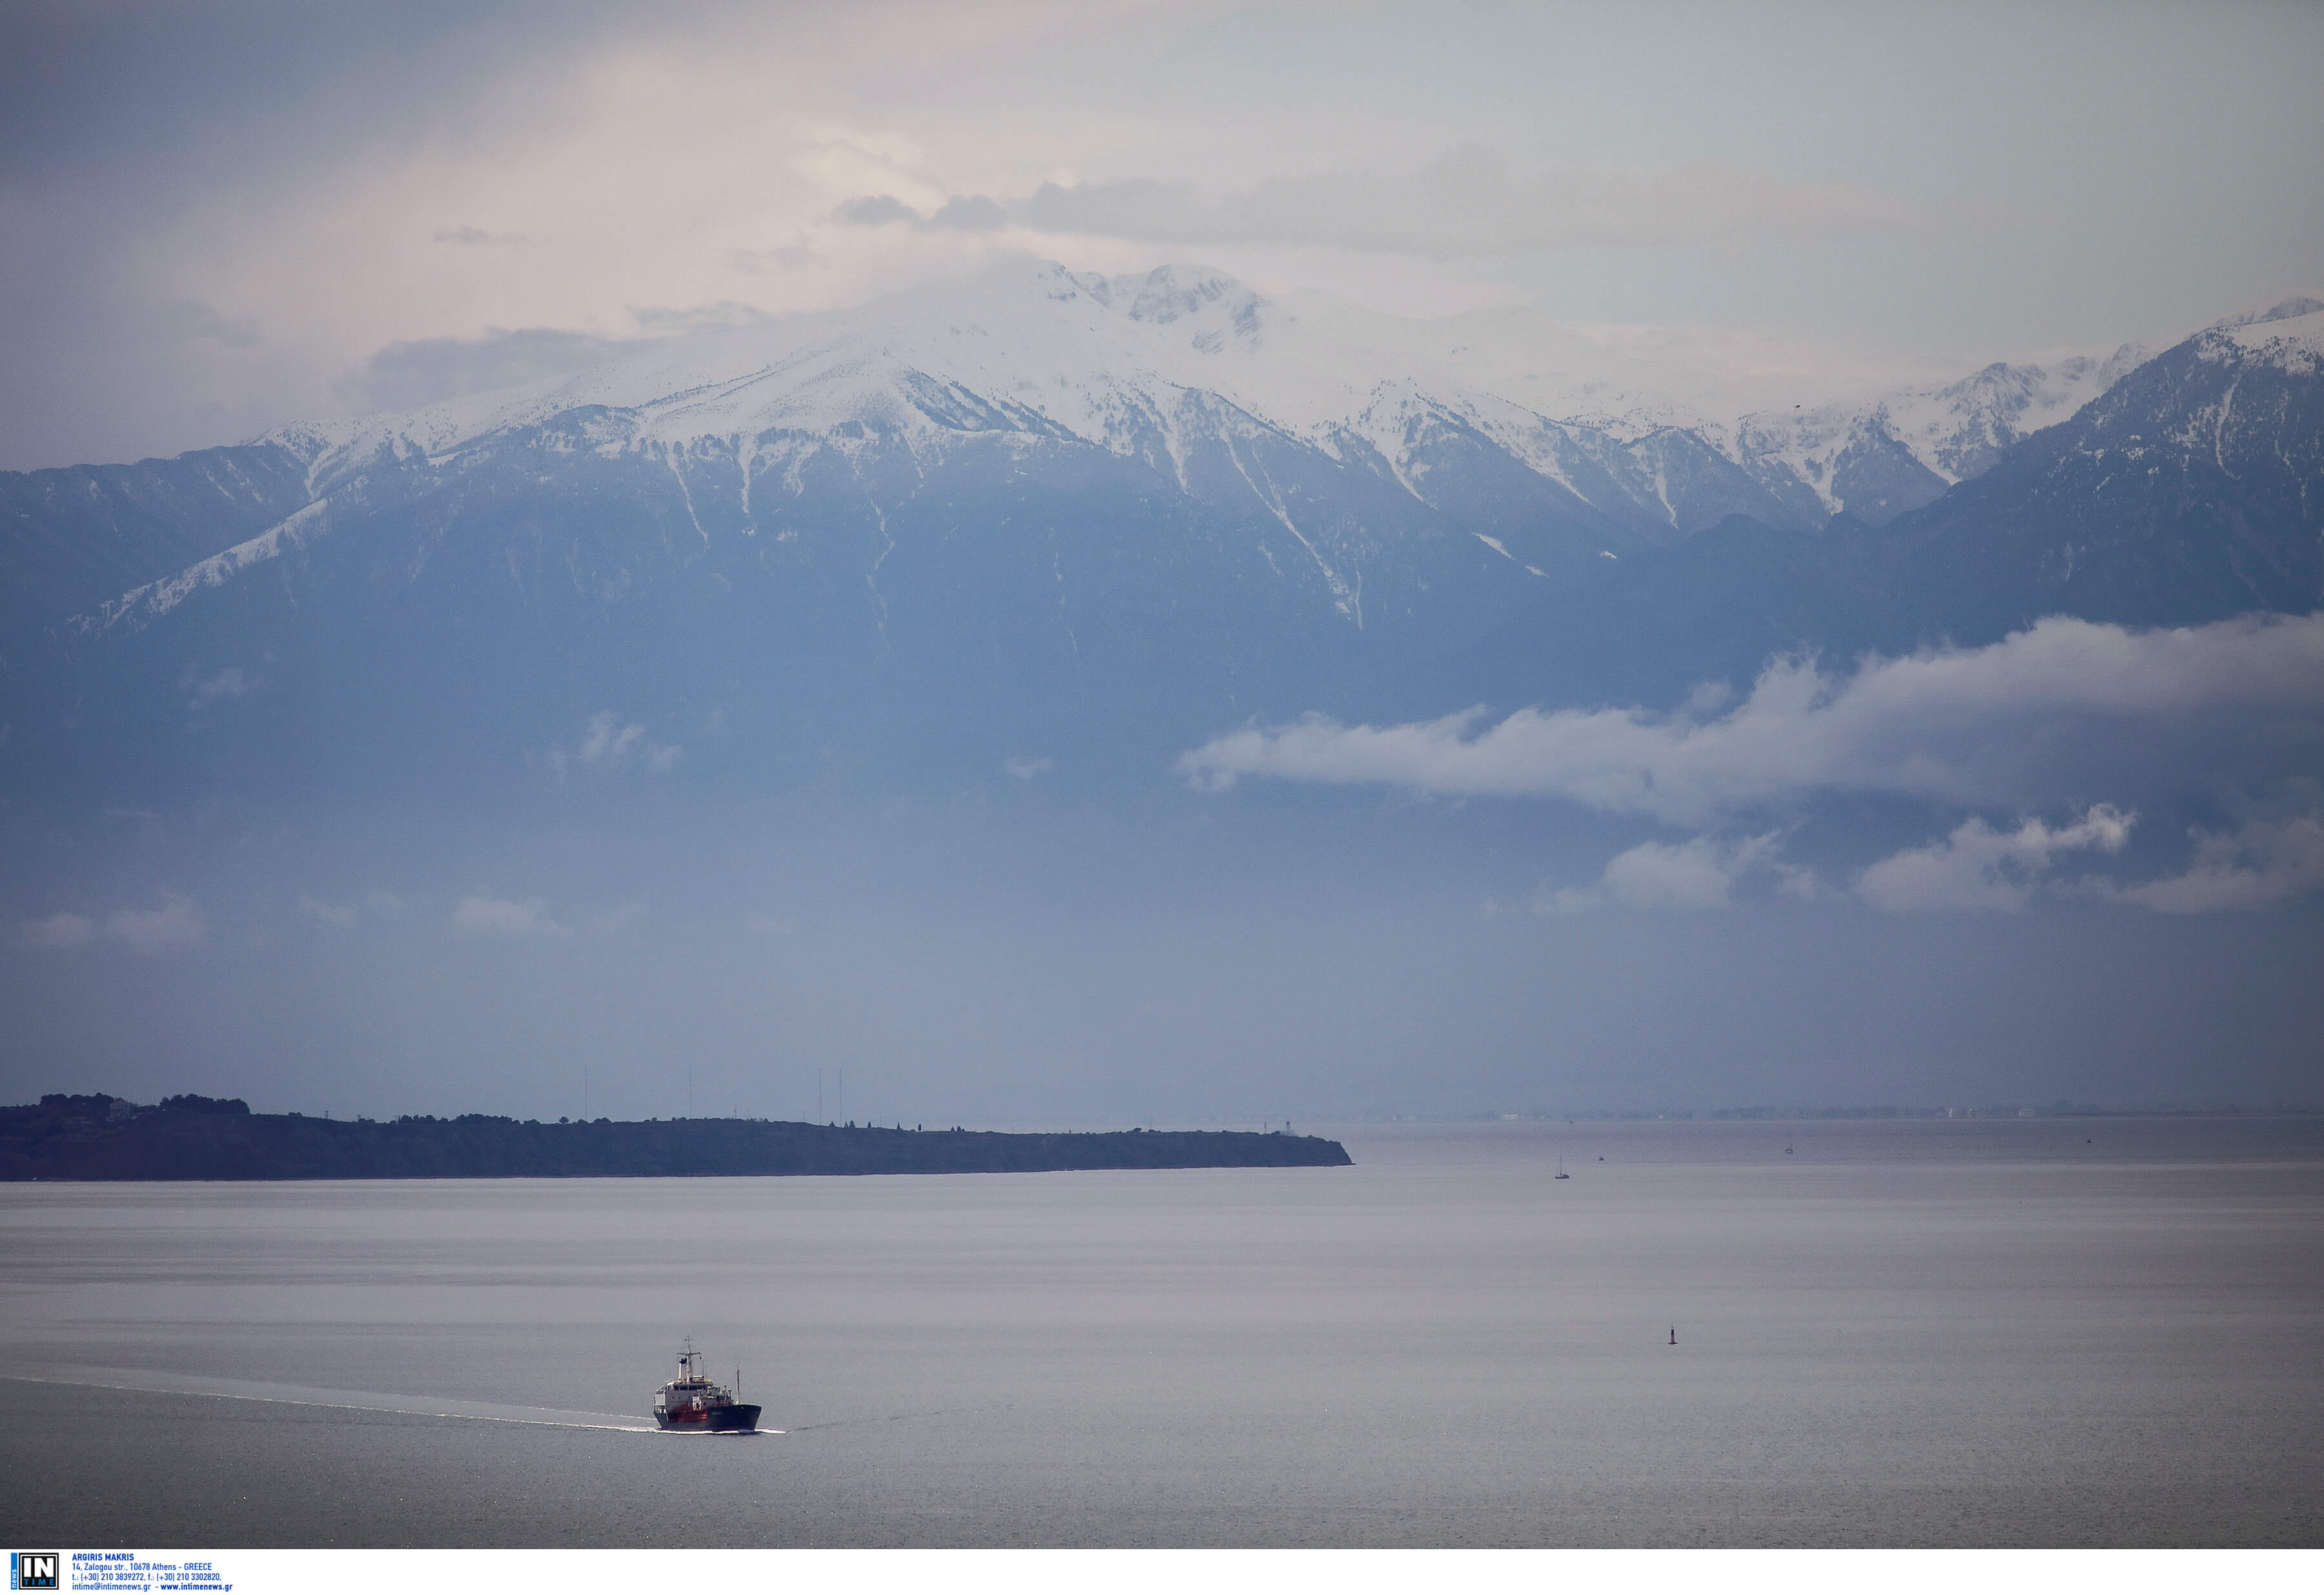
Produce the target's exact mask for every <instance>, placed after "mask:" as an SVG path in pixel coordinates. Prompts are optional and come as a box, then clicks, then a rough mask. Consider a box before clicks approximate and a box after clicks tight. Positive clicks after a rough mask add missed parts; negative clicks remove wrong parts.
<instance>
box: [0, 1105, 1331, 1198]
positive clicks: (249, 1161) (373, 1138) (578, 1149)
mask: <svg viewBox="0 0 2324 1595" xmlns="http://www.w3.org/2000/svg"><path fill="white" fill-rule="evenodd" d="M1351 1161H1352V1159H1351V1158H1350V1157H1349V1156H1348V1153H1347V1148H1344V1147H1342V1146H1341V1145H1340V1143H1339V1142H1337V1141H1333V1140H1325V1139H1322V1138H1320V1137H1316V1136H1304V1135H1290V1134H1286V1133H1281V1132H1258V1131H1252V1130H1216V1129H1203V1130H1189V1129H1167V1130H1165V1129H1128V1130H1108V1131H1095V1132H1074V1133H1034V1134H1014V1133H1005V1132H1001V1131H993V1130H972V1129H925V1128H917V1127H916V1128H914V1129H904V1128H902V1127H901V1126H897V1127H894V1128H889V1127H881V1126H873V1125H869V1124H865V1125H856V1124H852V1123H851V1124H802V1123H794V1122H788V1121H783V1120H762V1119H654V1120H645V1121H644V1122H642V1123H639V1122H622V1123H616V1122H614V1121H613V1120H606V1119H597V1120H589V1121H586V1122H572V1123H567V1122H565V1121H562V1120H560V1121H558V1122H557V1123H554V1124H544V1123H541V1122H540V1121H539V1120H530V1119H505V1118H500V1117H497V1116H494V1115H491V1114H484V1113H466V1114H462V1115H461V1116H460V1117H458V1118H457V1119H437V1118H432V1117H410V1118H403V1119H392V1120H369V1119H354V1120H346V1119H310V1118H308V1117H306V1116H305V1115H303V1114H299V1113H254V1112H252V1111H250V1109H249V1107H248V1106H247V1105H246V1104H244V1102H241V1101H239V1100H236V1099H232V1098H228V1099H223V1100H221V1099H217V1098H212V1097H203V1096H176V1097H167V1098H164V1099H163V1100H162V1101H161V1102H159V1103H155V1104H152V1105H147V1106H141V1105H139V1104H137V1103H134V1102H127V1101H125V1100H124V1099H122V1098H119V1097H113V1096H107V1095H104V1094H102V1093H98V1094H94V1095H88V1096H65V1095H51V1096H44V1097H42V1099H41V1100H40V1102H37V1103H34V1104H31V1105H27V1106H23V1107H0V1180H378V1179H539V1178H550V1179H556V1178H581V1177H591V1176H596V1177H602V1176H677V1175H805V1174H825V1175H830V1174H1032V1173H1039V1172H1046V1171H1053V1170H1061V1169H1080V1168H1287V1167H1326V1166H1340V1165H1344V1164H1347V1163H1350V1162H1351Z"/></svg>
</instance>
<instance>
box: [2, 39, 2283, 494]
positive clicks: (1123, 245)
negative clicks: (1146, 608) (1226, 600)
mask: <svg viewBox="0 0 2324 1595" xmlns="http://www.w3.org/2000/svg"><path fill="white" fill-rule="evenodd" d="M2319 67H2324V12H2319V10H2318V9H2317V8H2315V7H2313V6H2307V5H2206V6H2202V7H2185V6H2171V5H2135V4H2120V5H2042V6H2033V7H2024V6H2015V5H2011V6H2003V5H1992V6H1978V5H1958V6H1949V7H1944V8H1931V7H1924V6H1916V5H1896V6H1877V5H1849V6H1840V5H1830V6H1824V5H1793V6H1781V7H1763V8H1751V9H1749V10H1748V11H1745V10H1741V9H1738V8H1732V7H1720V6H1711V5H1621V6H1613V5H1523V4H1514V3H1512V4H1493V3H1488V0H1475V3H1472V4H1468V5H1398V4H1352V3H1351V4H1316V5H1240V4H1226V3H1220V0H1207V3H1206V0H1172V3H1170V4H1146V3H1143V0H1077V3H1074V4H1064V3H1055V4H1052V3H1046V0H1023V3H1019V4H1009V5H925V4H918V3H914V0H889V3H885V4H881V3H873V4H854V5H824V4H794V5H723V4H715V3H709V4H702V3H697V4H692V5H656V6H652V7H641V6H633V5H608V4H591V3H587V0H581V3H577V4H565V5H548V4H540V3H536V0H505V3H503V4H497V5H495V4H483V5H451V4H430V3H426V0H422V3H420V4H414V5H404V6H398V7H394V8H346V9H334V10H325V9H321V8H314V7H308V6H300V5H289V4H239V5H237V4H226V5H189V4H153V5H134V4H127V5H124V4H95V3H90V0H71V3H62V4H49V3H46V0H30V3H19V4H14V5H11V6H9V7H8V8H7V9H6V10H5V13H4V14H0V283H5V288H0V362H5V365H0V468H14V469H29V468H37V467H42V466H58V465H64V464H69V463H76V462H88V461H101V460H114V459H126V458H134V457H141V456H146V455H152V454H166V453H173V452H177V451H180V450H182V449H187V448H193V447H207V446H211V445H216V444H221V443H229V442H235V441H239V440H241V439H243V438H246V437H249V436H251V435H254V434H255V433H256V432H258V431H261V430H263V429H265V428H266V427H269V426H272V425H275V424H278V423H280V422H282V421H285V420H291V419H304V418H319V417H323V416H329V415H337V414H346V413H352V412H360V411H364V410H376V409H392V408H403V407H406V406H409V405H410V404H414V403H417V402H420V401H425V400H427V399H430V398H434V397H438V396H440V395H442V394H443V393H445V392H453V391H461V390H474V389H476V388H479V387H483V386H488V385H496V384H498V383H503V382H508V381H514V380H521V379H523V378H526V377H529V376H531V375H534V374H539V373H543V372H547V371H551V370H557V369H562V368H570V367H573V366H576V365H580V364H589V363H593V362H594V361H595V360H597V359H600V358H603V357H604V356H605V355H607V354H609V353H611V352H613V351H614V350H616V349H617V348H618V347H619V346H621V345H622V344H623V343H625V342H629V341H632V340H635V339H639V338H641V337H654V336H659V335H661V334H665V333H667V332H669V331H670V330H673V329H675V328H678V327H688V326H697V325H702V324H705V323H710V324H716V323H718V322H719V321H721V320H727V319H735V318H750V317H755V316H758V315H764V314H780V313H783V312H786V311H791V310H799V309H826V308H831V307H834V306H839V305H845V304H851V303H856V302H860V301H862V300H865V299H868V298H871V297H872V296H874V295H876V294H878V293H880V292H882V291H886V290H892V289H895V288H899V287H902V286H906V285H908V284H910V283H913V282H916V281H923V280H926V279H928V278H931V277H941V276H945V275H948V274H954V273H958V272H964V271H966V270H971V269H973V268H974V267H975V266H976V265H978V264H979V263H982V262H984V261H986V260H988V259H989V258H990V257H991V255H992V254H995V253H1017V254H1033V255H1037V256H1040V257H1043V258H1048V259H1056V260H1060V261H1063V262H1065V263H1066V264H1068V265H1071V266H1073V267H1074V268H1076V269H1081V270H1100V271H1126V270H1133V269H1142V268H1145V267H1148V266H1150V265H1153V264H1156V263H1162V262H1165V261H1199V262H1202V263H1207V264H1211V265H1213V266H1216V267H1219V268H1221V269H1223V270H1226V271H1229V272H1234V273H1236V274H1238V275H1240V276H1242V277H1244V278H1245V279H1246V280H1248V281H1250V282H1252V283H1253V284H1255V285H1256V286H1258V287H1259V288H1260V289H1261V290H1264V291H1268V292H1274V293H1296V292H1298V291H1300V290H1324V291H1327V292H1330V293H1333V294H1337V295H1340V296H1342V297H1343V298H1347V299H1351V300H1356V301H1357V302H1359V303H1361V304H1364V305H1368V306H1370V307H1372V308H1375V309H1383V310H1387V311H1390V312H1394V313H1397V314H1401V315H1408V316H1419V317H1433V316H1442V315H1446V314H1451V313H1454V312H1457V311H1461V310H1463V309H1474V308H1478V307H1480V306H1488V305H1509V304H1514V305H1521V306H1525V307H1527V308H1530V309H1534V310H1535V311H1538V312H1539V313H1541V314H1542V315H1544V316H1545V317H1548V318H1554V319H1556V320H1560V321H1565V322H1572V323H1579V324H1584V325H1590V326H1604V325H1609V324H1610V325H1618V326H1624V327H1656V328H1663V329H1667V331H1666V335H1665V342H1670V343H1675V344H1676V345H1678V346H1683V347H1687V348H1699V349H1700V350H1701V359H1700V362H1699V364H1701V367H1702V369H1703V370H1704V371H1705V372H1706V373H1711V374H1712V375H1715V374H1716V372H1717V370H1718V369H1719V368H1720V366H1721V363H1722V362H1725V363H1728V364H1731V363H1732V362H1733V361H1735V360H1737V359H1738V358H1744V357H1745V356H1744V355H1741V354H1738V350H1748V351H1754V352H1755V355H1754V356H1753V357H1759V358H1765V357H1767V355H1768V352H1769V351H1770V350H1779V351H1781V357H1782V358H1783V359H1784V361H1786V362H1787V363H1789V364H1792V365H1794V366H1796V367H1799V368H1802V369H1806V370H1811V371H1814V372H1819V373H1822V375H1823V379H1824V383H1825V385H1826V386H1827V387H1828V388H1829V389H1830V390H1831V391H1832V392H1834V393H1835V394H1837V393H1839V392H1846V391H1856V390H1862V389H1866V388H1867V387H1873V386H1877V385H1880V384H1881V383H1884V382H1902V381H1910V380H1922V379H1924V378H1929V377H1934V376H1941V375H1945V374H1949V373H1962V372H1966V371H1967V370H1969V369H1973V368H1974V367H1976V366H1978V365H1980V364H1984V363H1986V362H1987V361H1989V360H1992V359H1996V358H2004V357H2013V356H2023V355H2032V354H2037V353H2039V352H2043V351H2048V350H2055V349H2060V348H2089V347H2111V346H2114V345H2116V344H2117V343H2120V342H2123V341H2127V340H2137V341H2141V342H2145V343H2149V344H2156V345H2159V344H2164V343H2168V342H2170V341H2173V340H2175V338H2176V337H2179V336H2181V335H2183V334H2184V333H2186V332H2188V331H2190V330H2192V329H2193V328H2195V327H2199V326H2202V325H2205V324H2208V323H2209V322H2211V321H2213V320H2216V319H2218V318H2221V317H2223V316H2225V315H2227V314H2229V313H2232V312H2234V311H2236V310H2239V309H2245V308H2246V307H2249V306H2252V305H2254V304H2257V303H2262V302H2270V301H2273V300H2276V299H2280V298H2282V297H2284V296H2285V295H2287V294H2290V293H2292V292H2293V291H2298V290H2316V289H2319V288H2324V162H2319V161H2317V160H2316V159H2315V156H2314V152H2315V151H2316V150H2317V149H2319V148H2324V99H2319V97H2318V96H2317V95H2316V94H2315V93H2314V91H2313V86H2314V84H2315V82H2316V81H2317V76H2318V69H2319ZM1738 340H1741V341H1739V342H1738ZM1679 364H1680V366H1681V367H1683V365H1684V362H1680V363H1679ZM1669 380H1679V379H1669ZM1708 380H1709V377H1708V376H1707V377H1706V381H1708ZM1674 397H1676V398H1679V399H1681V400H1686V399H1688V398H1689V397H1690V395H1688V394H1685V393H1679V394H1676V395H1674Z"/></svg>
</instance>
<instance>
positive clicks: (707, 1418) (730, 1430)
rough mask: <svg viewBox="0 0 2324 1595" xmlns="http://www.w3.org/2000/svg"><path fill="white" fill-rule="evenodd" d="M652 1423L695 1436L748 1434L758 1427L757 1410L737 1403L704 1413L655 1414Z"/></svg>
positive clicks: (715, 1407)
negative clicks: (688, 1432)
mask: <svg viewBox="0 0 2324 1595" xmlns="http://www.w3.org/2000/svg"><path fill="white" fill-rule="evenodd" d="M654 1422H655V1423H657V1424H660V1425H661V1426H662V1427H663V1428H665V1429H677V1430H680V1431H690V1432H692V1433H694V1434H749V1433H750V1432H752V1430H755V1429H756V1428H757V1427H758V1426H759V1409H758V1408H757V1407H755V1406H745V1405H743V1404H742V1402H739V1401H738V1402H736V1403H734V1404H733V1406H714V1407H710V1408H708V1409H707V1410H704V1411H686V1410H681V1411H678V1412H657V1413H655V1414H654Z"/></svg>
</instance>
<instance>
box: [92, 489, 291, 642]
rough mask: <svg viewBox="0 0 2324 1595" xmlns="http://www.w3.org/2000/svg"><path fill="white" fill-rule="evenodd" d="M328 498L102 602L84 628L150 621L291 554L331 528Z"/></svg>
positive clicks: (96, 629)
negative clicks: (204, 590) (205, 590)
mask: <svg viewBox="0 0 2324 1595" xmlns="http://www.w3.org/2000/svg"><path fill="white" fill-rule="evenodd" d="M330 510H331V501H330V500H328V499H327V498H323V499H317V500H316V501H315V502H313V503H311V504H309V505H308V506H307V507H306V508H305V509H302V510H300V511H299V512H297V513H295V514H292V515H290V516H286V517H285V518H284V519H282V520H281V521H277V522H275V523H274V524H273V525H272V526H270V527H268V528H267V529H266V530H264V531H262V532H260V533H259V534H258V535H257V536H256V537H254V538H252V539H249V540H248V541H246V542H240V543H236V544H235V546H234V547H233V548H231V549H226V550H225V551H224V552H223V553H218V554H213V555H211V556H210V557H209V558H207V559H204V560H202V561H200V562H199V563H198V564H194V565H189V566H188V567H186V568H185V569H183V570H181V571H180V572H178V574H177V575H175V576H165V577H163V578H162V579H161V580H160V581H158V582H148V583H146V584H145V585H143V586H142V587H136V588H133V589H132V590H131V591H129V592H127V593H124V594H123V595H121V596H120V597H118V598H116V599H114V600H113V601H112V602H111V603H109V604H105V605H103V606H102V607H101V608H100V609H99V611H98V613H97V614H96V615H95V616H84V617H83V618H82V619H81V620H80V622H79V624H80V627H81V629H82V630H84V631H94V632H106V631H110V630H112V629H113V628H114V627H115V626H116V625H123V624H126V625H128V626H130V627H131V628H132V629H135V628H137V627H142V626H144V625H147V624H150V623H151V622H153V621H156V620H159V619H160V618H161V616H163V615H165V614H167V613H170V612H171V610H173V609H175V608H177V607H178V605H179V604H182V603H184V602H185V601H186V599H187V598H188V597H189V596H191V595H193V594H194V593H195V592H196V591H198V589H200V588H203V587H222V586H224V585H226V583H227V582H229V581H231V580H232V579H233V578H234V577H235V576H237V575H238V574H240V573H241V572H242V571H244V570H245V569H247V568H248V567H251V566H254V565H262V564H263V563H265V562H266V561H267V560H270V559H275V558H281V556H282V555H284V554H289V553H294V552H296V551H297V550H299V549H303V548H305V547H306V546H307V545H308V543H309V542H310V541H312V540H313V539H316V538H318V537H321V536H324V535H326V534H327V533H328V532H329V530H331V520H330Z"/></svg>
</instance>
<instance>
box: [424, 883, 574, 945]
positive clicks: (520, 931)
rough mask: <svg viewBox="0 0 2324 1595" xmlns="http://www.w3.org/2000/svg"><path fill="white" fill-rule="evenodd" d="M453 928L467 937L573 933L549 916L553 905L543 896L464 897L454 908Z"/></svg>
mask: <svg viewBox="0 0 2324 1595" xmlns="http://www.w3.org/2000/svg"><path fill="white" fill-rule="evenodd" d="M452 928H453V929H454V930H456V931H458V932H459V933H460V934H461V935H463V936H570V935H572V934H573V933H572V932H571V931H569V930H567V929H566V928H565V927H563V926H561V925H559V924H558V923H557V921H556V920H554V919H552V918H550V917H549V905H548V904H547V903H545V902H543V901H541V900H540V899H539V898H533V899H529V900H527V901H524V902H516V901H513V900H512V899H507V898H495V897H485V896H484V895H482V894H481V893H480V894H478V895H476V896H474V897H465V898H462V899H460V906H459V907H458V908H454V909H453V910H452Z"/></svg>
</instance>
